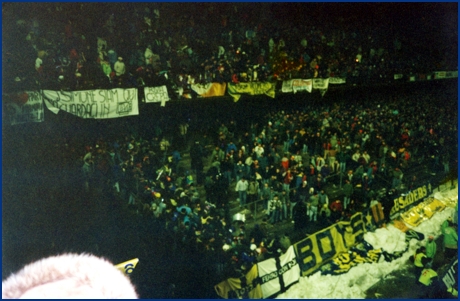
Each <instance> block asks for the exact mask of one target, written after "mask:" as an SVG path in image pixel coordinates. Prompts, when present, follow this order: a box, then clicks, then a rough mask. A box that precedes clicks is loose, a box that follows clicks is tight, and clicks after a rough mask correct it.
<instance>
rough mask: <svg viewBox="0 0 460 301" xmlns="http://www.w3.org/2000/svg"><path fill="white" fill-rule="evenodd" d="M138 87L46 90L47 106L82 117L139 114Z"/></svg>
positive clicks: (105, 117) (50, 108) (111, 116)
mask: <svg viewBox="0 0 460 301" xmlns="http://www.w3.org/2000/svg"><path fill="white" fill-rule="evenodd" d="M137 94H138V93H137V89H134V88H132V89H121V88H118V89H111V90H86V91H72V92H66V91H51V90H44V91H43V97H44V101H45V104H46V106H47V108H48V109H49V110H50V111H51V112H53V113H54V114H57V113H58V112H59V111H60V110H63V111H65V112H67V113H70V114H72V115H75V116H78V117H80V118H92V119H107V118H119V117H126V116H133V115H139V105H138V95H137Z"/></svg>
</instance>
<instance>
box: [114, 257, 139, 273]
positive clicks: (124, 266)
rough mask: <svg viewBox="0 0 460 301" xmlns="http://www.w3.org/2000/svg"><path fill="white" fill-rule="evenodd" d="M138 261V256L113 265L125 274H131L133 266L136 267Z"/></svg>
mask: <svg viewBox="0 0 460 301" xmlns="http://www.w3.org/2000/svg"><path fill="white" fill-rule="evenodd" d="M138 262H139V258H133V259H131V260H128V261H125V262H122V263H119V264H117V265H115V267H116V268H117V269H119V270H120V271H122V272H123V273H125V274H131V273H132V272H133V271H134V268H135V267H136V265H137V263H138Z"/></svg>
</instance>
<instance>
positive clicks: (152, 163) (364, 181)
mask: <svg viewBox="0 0 460 301" xmlns="http://www.w3.org/2000/svg"><path fill="white" fill-rule="evenodd" d="M448 97H449V96H446V95H442V94H437V93H431V94H429V95H424V94H422V93H413V94H411V96H406V95H401V96H400V97H396V98H390V99H387V98H384V97H381V96H375V99H373V100H372V101H369V103H367V104H365V105H363V104H356V103H355V104H349V103H348V104H345V103H336V104H333V105H332V106H328V105H326V104H322V105H318V104H316V105H314V106H313V105H311V104H310V105H309V104H306V105H305V107H304V108H299V109H295V110H290V111H273V112H270V113H268V114H267V115H266V116H265V117H264V121H263V122H262V123H255V124H253V125H252V126H250V127H249V128H243V127H242V126H240V125H238V124H237V122H236V121H235V120H228V121H222V120H217V121H215V124H211V126H210V127H209V129H214V131H211V132H209V133H206V134H204V135H202V136H201V137H200V138H199V139H197V140H193V141H187V138H186V137H185V136H182V135H180V134H181V133H182V134H183V131H187V128H188V125H187V124H186V123H185V121H184V120H183V121H178V129H181V131H182V132H181V131H178V132H177V133H175V134H171V133H167V132H162V131H161V129H158V130H157V131H155V132H154V133H152V136H151V137H143V136H140V135H135V134H134V135H131V136H129V135H128V136H120V137H117V138H115V139H110V140H108V139H107V140H106V139H104V138H101V139H99V140H98V141H95V142H94V143H93V144H89V145H87V146H86V148H85V150H84V152H80V151H79V150H75V149H74V152H73V154H68V156H69V159H70V158H73V159H71V160H76V158H77V157H79V160H80V161H78V162H80V163H77V165H76V168H81V166H83V168H82V175H83V178H82V182H83V184H84V185H83V188H84V189H85V190H87V191H92V190H95V189H96V190H97V189H99V190H101V191H102V192H103V193H106V194H109V195H113V197H114V198H115V199H119V200H121V201H122V202H123V203H124V204H129V208H130V210H131V211H132V212H137V214H142V215H145V216H150V217H151V218H152V219H154V220H155V223H156V225H157V227H158V228H161V229H163V231H165V233H166V234H165V235H168V236H170V237H174V238H175V245H174V246H175V248H178V249H182V248H187V249H193V250H196V251H197V252H205V254H207V255H208V256H207V258H212V262H214V263H215V262H216V261H218V262H219V264H220V265H219V266H220V268H224V267H225V273H226V275H230V274H232V273H234V272H235V271H241V270H242V269H243V270H244V269H247V268H248V267H250V265H251V264H252V263H253V262H256V261H257V260H263V259H264V258H267V257H269V256H275V255H279V253H280V252H283V250H285V249H286V248H287V247H288V246H289V244H290V239H289V236H290V233H286V235H284V236H282V237H280V236H276V237H275V236H273V235H271V234H270V233H272V231H271V228H273V225H274V224H277V223H280V222H286V221H289V222H292V223H294V230H302V229H304V228H305V227H306V226H307V225H308V224H309V223H313V224H315V225H317V226H319V227H327V226H328V225H331V224H333V223H336V222H338V221H341V220H348V219H349V217H350V216H352V215H353V214H354V213H356V212H358V211H363V210H366V208H369V206H370V205H372V204H373V202H375V201H376V200H379V201H381V202H382V203H384V210H385V211H386V212H385V216H386V217H387V218H388V216H389V211H387V210H389V209H391V206H390V204H391V203H390V202H391V201H392V200H393V198H394V196H396V195H397V194H399V193H402V192H406V191H408V190H411V189H414V188H417V187H419V185H420V184H421V183H420V181H419V179H417V177H404V174H405V172H406V171H408V170H409V169H410V168H411V166H417V165H419V164H420V163H423V164H426V168H427V169H428V171H430V172H432V173H443V174H448V173H449V169H450V166H452V165H453V164H455V163H454V162H455V160H456V155H457V140H456V133H457V127H456V123H455V122H449V121H455V120H457V119H456V110H450V109H449V107H448V106H435V107H433V106H431V105H429V104H430V103H431V102H432V101H433V99H436V100H437V101H440V100H442V99H444V100H446V104H447V103H448V100H447V99H446V98H448ZM415 100H416V101H415ZM190 122H191V123H193V122H199V121H194V120H191V121H190ZM188 134H190V133H188ZM178 137H179V138H178ZM189 144H191V146H190V148H189V147H188V145H189ZM187 153H189V154H190V162H191V164H190V166H189V165H188V163H187V164H184V163H183V162H182V157H183V156H184V154H187ZM339 183H340V185H343V186H342V196H341V197H339V198H338V199H329V197H328V196H327V193H326V192H325V187H326V185H337V186H338V185H339ZM381 188H385V189H386V194H383V195H381V194H379V192H380V189H381ZM238 199H239V203H234V202H235V201H237V200H238ZM385 202H388V203H386V204H388V205H387V206H385ZM238 205H239V206H240V212H243V213H244V212H247V211H245V210H249V212H252V213H254V209H255V207H254V205H255V206H257V208H258V210H259V212H260V211H262V210H263V212H264V215H263V216H265V217H264V218H262V220H260V221H259V223H258V224H257V226H256V227H254V228H253V229H246V226H245V224H244V223H243V222H235V221H234V220H233V217H232V216H231V214H230V211H231V208H233V207H235V206H238ZM247 213H248V212H247ZM221 272H224V271H223V270H222V271H221ZM232 275H234V274H232Z"/></svg>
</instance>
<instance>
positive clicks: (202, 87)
mask: <svg viewBox="0 0 460 301" xmlns="http://www.w3.org/2000/svg"><path fill="white" fill-rule="evenodd" d="M191 88H192V90H193V91H195V92H196V94H198V95H199V96H201V97H216V96H224V95H225V89H226V88H227V84H226V83H208V84H193V85H191Z"/></svg>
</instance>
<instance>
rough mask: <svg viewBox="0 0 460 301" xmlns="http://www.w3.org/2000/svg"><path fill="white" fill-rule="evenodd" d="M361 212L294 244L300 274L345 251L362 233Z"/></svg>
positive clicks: (307, 273) (314, 269) (309, 271)
mask: <svg viewBox="0 0 460 301" xmlns="http://www.w3.org/2000/svg"><path fill="white" fill-rule="evenodd" d="M364 231H365V230H364V222H363V215H362V213H361V212H360V213H356V214H355V215H353V216H352V217H351V219H350V222H339V223H337V224H334V225H332V226H330V227H328V228H326V229H324V230H321V231H319V232H317V233H314V234H312V235H310V236H308V237H307V238H305V239H303V240H301V241H299V242H298V243H296V244H294V250H295V253H296V256H297V260H298V263H299V267H300V270H301V273H302V276H307V275H309V274H311V273H313V272H315V271H316V270H318V268H319V267H320V266H321V265H322V264H323V263H325V262H326V261H328V260H331V259H332V258H334V257H335V256H337V255H338V254H340V253H343V252H347V251H348V249H349V248H351V247H352V246H353V245H355V244H356V243H357V242H358V240H360V239H361V238H362V236H363V234H364Z"/></svg>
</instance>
